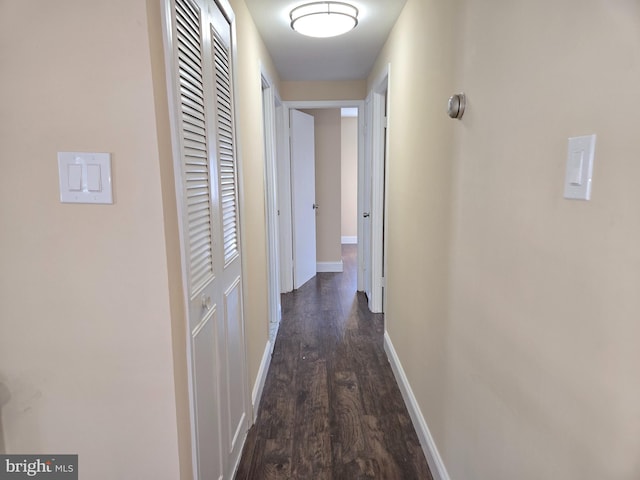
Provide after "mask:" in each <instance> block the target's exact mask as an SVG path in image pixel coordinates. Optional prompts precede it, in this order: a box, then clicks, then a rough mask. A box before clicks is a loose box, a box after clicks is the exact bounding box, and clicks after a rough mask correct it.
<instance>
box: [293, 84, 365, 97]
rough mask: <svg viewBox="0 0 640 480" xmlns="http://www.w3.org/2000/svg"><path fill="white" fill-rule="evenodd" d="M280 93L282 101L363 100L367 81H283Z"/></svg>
mask: <svg viewBox="0 0 640 480" xmlns="http://www.w3.org/2000/svg"><path fill="white" fill-rule="evenodd" d="M280 95H281V97H282V100H284V101H306V100H313V101H322V100H336V101H337V100H364V99H365V98H366V96H367V82H366V81H365V80H344V81H335V82H328V81H324V82H291V81H283V82H281V83H280Z"/></svg>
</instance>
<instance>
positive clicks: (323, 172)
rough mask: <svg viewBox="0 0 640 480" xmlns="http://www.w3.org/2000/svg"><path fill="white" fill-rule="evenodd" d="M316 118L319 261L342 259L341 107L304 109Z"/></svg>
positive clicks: (317, 250) (317, 242)
mask: <svg viewBox="0 0 640 480" xmlns="http://www.w3.org/2000/svg"><path fill="white" fill-rule="evenodd" d="M302 111H303V112H305V113H308V114H309V115H313V117H314V125H315V142H316V151H315V154H316V158H315V161H316V203H317V204H318V205H320V208H318V210H317V214H316V260H317V261H318V262H341V261H342V250H341V247H340V226H341V220H340V216H341V212H340V204H341V200H340V196H341V191H340V189H341V182H340V177H341V175H340V148H341V140H340V137H341V127H340V123H341V122H340V119H341V117H340V109H339V108H326V109H322V108H319V109H308V110H302Z"/></svg>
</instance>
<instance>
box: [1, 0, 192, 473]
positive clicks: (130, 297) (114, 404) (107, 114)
mask: <svg viewBox="0 0 640 480" xmlns="http://www.w3.org/2000/svg"><path fill="white" fill-rule="evenodd" d="M146 8H147V5H146V4H145V2H144V1H142V0H135V1H132V0H126V1H124V0H116V1H113V2H98V1H91V2H87V1H79V0H63V1H60V2H56V3H55V4H49V3H47V2H44V3H43V2H22V1H17V0H16V1H6V0H5V1H3V2H2V3H1V4H0V44H1V45H4V46H5V47H8V46H11V48H3V49H2V54H1V55H2V65H3V66H2V71H3V74H2V79H1V83H2V87H1V88H0V104H1V105H2V109H0V111H1V113H0V162H1V163H0V169H1V174H0V223H1V224H2V232H3V233H2V235H0V264H1V265H2V268H1V269H0V319H1V321H0V383H3V384H4V385H5V387H6V388H7V389H8V392H9V394H10V398H9V400H8V403H7V404H6V405H4V406H3V407H2V427H3V430H4V431H3V435H4V441H5V446H6V450H7V452H9V453H77V454H79V456H80V464H81V469H82V472H83V473H82V475H83V476H86V477H87V478H92V479H105V480H106V479H112V478H122V479H134V478H159V479H175V478H178V477H179V476H180V466H179V458H178V429H177V419H176V411H177V410H176V405H177V403H178V404H179V403H180V402H181V400H180V395H178V397H179V399H178V402H176V385H177V384H179V383H180V380H176V378H177V377H180V376H181V375H182V374H183V373H184V372H176V374H177V377H174V363H173V357H172V336H171V330H172V324H171V322H172V318H171V315H172V311H173V310H174V308H175V307H174V306H172V305H171V304H170V298H172V297H170V293H171V292H170V289H171V288H173V286H172V284H171V283H170V282H169V281H168V274H169V272H170V271H171V270H172V269H173V268H174V265H173V264H171V263H170V260H169V257H170V254H169V252H168V250H167V242H168V241H171V239H170V238H169V237H170V235H169V236H167V234H166V232H165V214H166V215H167V218H169V221H171V217H172V216H175V212H173V213H172V212H165V208H164V198H163V194H162V191H161V185H162V182H163V179H162V178H161V168H160V162H161V161H162V160H163V157H162V155H161V152H160V148H161V143H162V142H161V141H160V140H159V135H158V134H159V130H158V129H157V128H156V111H155V103H154V101H155V99H154V95H153V94H154V81H153V78H152V67H151V58H150V50H151V48H150V43H149V40H150V38H151V37H153V36H154V35H155V33H157V32H155V33H154V32H149V31H148V29H147V21H148V18H147V10H146ZM156 13H157V11H156ZM114 25H117V29H115V30H114ZM26 31H28V32H29V33H28V34H25V32H26ZM123 52H126V55H124V54H123ZM9 72H11V73H9ZM160 115H163V113H161V114H160ZM65 150H71V151H98V152H103V151H104V152H111V154H112V162H113V178H114V200H115V203H114V204H113V205H80V204H61V203H60V201H59V193H58V170H57V157H56V155H57V152H58V151H65ZM173 298H175V297H173ZM176 310H177V311H180V308H176ZM177 367H179V365H177ZM105 459H108V461H105ZM186 461H187V465H188V462H189V461H190V459H186ZM184 468H185V470H183V471H188V466H187V467H184Z"/></svg>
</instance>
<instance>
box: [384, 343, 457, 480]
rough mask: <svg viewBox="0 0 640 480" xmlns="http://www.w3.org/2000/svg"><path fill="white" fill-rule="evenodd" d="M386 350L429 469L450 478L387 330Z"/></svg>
mask: <svg viewBox="0 0 640 480" xmlns="http://www.w3.org/2000/svg"><path fill="white" fill-rule="evenodd" d="M384 351H385V352H387V358H388V359H389V363H390V364H391V369H392V370H393V374H394V376H395V377H396V381H397V382H398V386H399V387H400V392H401V393H402V398H403V399H404V403H405V404H406V405H407V409H408V410H409V415H410V416H411V421H412V423H413V427H414V428H415V429H416V433H417V434H418V438H419V440H420V445H421V446H422V451H423V452H424V456H425V457H426V459H427V463H428V464H429V469H430V470H431V474H432V475H433V478H434V480H450V478H449V473H447V469H446V468H445V466H444V462H443V461H442V457H441V456H440V453H439V452H438V448H437V447H436V442H435V441H434V440H433V437H432V436H431V432H430V431H429V426H428V425H427V422H426V420H425V419H424V416H423V415H422V412H421V411H420V406H419V405H418V401H417V400H416V397H415V395H414V394H413V390H412V389H411V385H409V380H408V379H407V375H406V374H405V373H404V369H403V368H402V364H401V363H400V359H399V358H398V354H397V353H396V350H395V348H393V343H392V342H391V338H390V337H389V333H388V332H386V331H385V332H384Z"/></svg>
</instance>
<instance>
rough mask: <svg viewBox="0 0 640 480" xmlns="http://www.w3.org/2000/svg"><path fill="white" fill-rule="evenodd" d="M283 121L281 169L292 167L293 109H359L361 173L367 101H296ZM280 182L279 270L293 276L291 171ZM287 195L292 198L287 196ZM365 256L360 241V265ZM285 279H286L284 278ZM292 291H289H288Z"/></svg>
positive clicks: (287, 105)
mask: <svg viewBox="0 0 640 480" xmlns="http://www.w3.org/2000/svg"><path fill="white" fill-rule="evenodd" d="M282 104H283V109H282V115H281V117H282V119H283V125H282V126H283V130H282V138H283V139H284V144H285V145H286V147H285V148H283V149H282V152H281V154H280V155H279V158H278V160H279V162H278V165H279V166H283V164H288V165H290V158H289V156H290V152H289V138H290V132H289V120H288V119H289V110H290V109H323V108H357V109H358V171H359V170H360V169H361V166H362V165H364V123H365V118H364V101H363V100H319V101H317V100H302V101H301V100H296V101H285V102H282ZM358 181H360V175H358ZM278 182H279V184H280V186H281V188H280V193H281V196H280V245H281V250H280V253H281V255H280V269H281V272H293V249H292V248H293V247H292V246H291V243H292V242H291V240H290V239H291V232H292V218H291V171H290V168H289V169H286V168H281V169H279V171H278ZM361 190H362V188H361V185H358V215H359V216H362V212H363V210H362V205H361V203H360V191H361ZM286 191H288V192H289V194H288V195H287V194H286ZM360 223H361V222H358V230H360ZM358 235H359V236H360V231H358ZM287 236H288V238H289V241H288V244H289V245H288V248H287V245H286V244H285V243H284V240H285V238H286V237H287ZM361 255H362V252H361V248H360V240H358V264H360V263H361V261H362V257H361ZM290 276H291V283H290V284H289V283H285V282H284V281H283V282H282V289H283V290H282V291H283V293H284V292H289V291H291V290H293V274H291V275H290ZM283 277H284V276H283ZM288 287H290V288H288ZM358 288H360V283H358Z"/></svg>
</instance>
